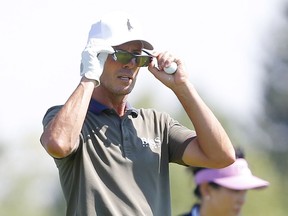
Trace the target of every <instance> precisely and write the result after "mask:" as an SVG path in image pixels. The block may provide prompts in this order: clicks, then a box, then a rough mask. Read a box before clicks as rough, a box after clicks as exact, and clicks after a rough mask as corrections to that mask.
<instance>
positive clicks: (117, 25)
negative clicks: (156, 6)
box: [88, 12, 154, 50]
mask: <svg viewBox="0 0 288 216" xmlns="http://www.w3.org/2000/svg"><path fill="white" fill-rule="evenodd" d="M90 39H101V40H104V41H105V42H106V43H107V45H109V46H118V45H121V44H123V43H126V42H130V41H141V42H142V44H143V47H144V49H147V50H153V49H154V48H153V46H152V45H151V44H150V43H149V42H148V41H146V40H144V36H143V34H142V29H141V27H140V25H139V22H138V21H137V20H136V19H135V18H133V17H131V15H129V14H127V13H126V12H113V13H109V14H107V15H105V16H103V17H102V18H100V19H99V20H98V21H97V22H96V23H94V24H92V26H91V29H90V32H89V36H88V41H89V40H90Z"/></svg>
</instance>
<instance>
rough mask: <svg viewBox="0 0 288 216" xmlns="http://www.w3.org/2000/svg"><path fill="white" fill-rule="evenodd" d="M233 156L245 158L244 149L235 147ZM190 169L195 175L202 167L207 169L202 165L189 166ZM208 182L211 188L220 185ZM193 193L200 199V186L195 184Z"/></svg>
mask: <svg viewBox="0 0 288 216" xmlns="http://www.w3.org/2000/svg"><path fill="white" fill-rule="evenodd" d="M235 157H236V158H245V154H244V151H243V150H242V149H241V148H239V147H238V148H235ZM189 169H190V170H192V173H193V175H194V176H195V175H196V173H198V172H199V171H200V170H203V169H207V168H204V167H189ZM208 184H209V185H210V186H211V187H213V188H216V189H217V188H219V187H221V186H220V185H218V184H216V183H214V182H208ZM194 195H195V196H196V197H197V198H199V199H201V197H202V195H201V192H200V187H199V186H198V185H197V186H196V188H195V189H194Z"/></svg>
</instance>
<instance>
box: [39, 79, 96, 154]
mask: <svg viewBox="0 0 288 216" xmlns="http://www.w3.org/2000/svg"><path fill="white" fill-rule="evenodd" d="M94 88H95V82H94V81H91V80H88V79H87V78H85V77H83V78H82V80H81V82H80V84H79V85H78V86H77V88H76V89H75V91H74V92H73V93H72V95H71V96H70V97H69V99H68V100H67V101H66V103H65V104H64V106H63V107H62V108H61V109H60V111H59V112H58V113H57V114H56V116H55V117H54V118H53V119H52V120H51V121H50V122H49V123H48V125H47V126H46V127H45V128H44V131H43V133H42V135H41V138H40V141H41V144H42V145H43V147H44V148H45V149H46V151H47V152H48V153H49V154H50V155H51V156H53V157H55V158H63V157H65V156H67V155H69V154H70V153H71V152H72V151H73V150H74V149H75V148H76V147H77V146H78V143H79V135H80V132H81V129H82V126H83V122H84V119H85V116H86V113H87V110H88V106H89V103H90V100H91V95H92V93H93V90H94Z"/></svg>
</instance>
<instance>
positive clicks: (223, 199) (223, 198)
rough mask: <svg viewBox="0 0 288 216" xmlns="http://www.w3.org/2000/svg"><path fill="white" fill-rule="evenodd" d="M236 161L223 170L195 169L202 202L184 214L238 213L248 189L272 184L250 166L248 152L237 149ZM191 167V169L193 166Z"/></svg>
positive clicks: (223, 215)
mask: <svg viewBox="0 0 288 216" xmlns="http://www.w3.org/2000/svg"><path fill="white" fill-rule="evenodd" d="M236 158H237V159H236V161H235V162H234V163H233V164H231V165H230V166H228V167H225V168H222V169H207V168H195V167H193V168H192V171H193V174H194V180H195V184H196V188H195V190H194V194H195V196H196V197H197V198H198V199H199V201H200V202H199V203H196V204H194V205H193V207H192V209H191V211H190V212H188V213H185V214H182V216H238V215H240V213H241V209H242V206H243V204H244V203H245V196H246V193H247V191H248V190H251V189H260V188H266V187H267V186H268V185H269V182H268V181H265V180H263V179H261V178H259V177H257V176H254V175H253V174H252V172H251V170H250V169H249V166H248V163H247V161H246V160H245V159H244V153H243V152H242V150H241V149H237V151H236ZM189 169H190V168H189Z"/></svg>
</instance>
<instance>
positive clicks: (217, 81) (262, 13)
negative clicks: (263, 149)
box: [0, 0, 284, 211]
mask: <svg viewBox="0 0 288 216" xmlns="http://www.w3.org/2000/svg"><path fill="white" fill-rule="evenodd" d="M282 1H284V0H190V1H189V0H186V1H184V0H182V1H181V0H178V1H169V0H165V1H164V0H144V1H136V0H133V1H132V0H126V1H119V0H112V1H109V0H106V1H105V0H104V1H96V0H94V1H92V0H81V1H80V0H79V1H76V0H49V1H39V0H25V1H24V0H23V1H21V0H9V1H4V0H2V1H1V2H0V100H1V103H0V153H3V151H4V153H3V154H1V155H0V156H1V157H0V162H1V163H0V164H1V166H0V173H5V177H4V178H1V179H0V202H1V200H2V199H5V197H6V196H9V194H15V191H13V188H15V187H16V189H17V181H21V179H22V178H23V176H24V179H26V178H27V176H32V177H34V180H33V182H31V183H30V185H26V186H25V188H24V189H23V190H25V191H26V193H21V202H23V203H25V205H24V206H25V210H24V209H23V211H26V209H29V207H30V208H31V209H35V208H36V206H39V205H42V206H50V205H52V204H51V203H53V202H55V200H54V197H51V196H45V195H44V196H43V194H50V193H51V191H58V192H59V191H61V189H60V185H59V182H58V177H57V176H58V174H57V170H56V168H55V164H54V163H53V161H52V158H51V157H49V156H48V154H47V153H46V152H45V151H44V149H43V148H42V147H41V146H40V143H39V140H38V139H39V137H40V134H41V132H42V124H41V121H42V118H43V115H44V113H45V112H46V110H47V109H48V108H49V107H50V106H52V105H56V104H63V103H64V102H65V101H66V99H67V98H68V97H69V95H70V94H71V92H72V91H73V90H74V88H75V87H76V85H77V84H78V82H79V80H80V75H79V66H80V55H81V52H82V50H83V48H84V46H85V43H86V39H87V34H88V32H89V30H90V26H91V24H92V23H94V22H95V21H96V17H98V14H101V13H103V11H105V10H107V9H109V8H112V10H116V9H121V10H127V11H132V12H133V13H134V14H135V15H137V13H138V18H139V19H141V20H142V23H143V25H144V28H145V29H146V30H147V31H146V32H147V36H149V39H150V40H151V43H152V44H153V45H154V47H155V48H156V49H157V50H162V51H166V50H169V51H171V52H173V53H175V54H176V55H178V56H180V57H182V59H183V60H184V62H185V64H186V68H187V69H188V70H189V72H190V77H191V81H192V82H193V83H194V84H195V86H196V87H197V88H198V89H199V92H200V95H202V96H203V98H204V100H205V101H207V102H209V104H210V106H211V108H212V109H216V108H217V109H218V111H223V113H224V112H225V114H227V115H230V116H233V117H238V118H242V117H243V119H245V118H249V114H250V112H257V107H258V106H259V99H258V98H257V92H258V88H259V78H260V77H261V74H262V71H261V65H260V61H261V59H262V57H263V56H265V55H266V53H265V52H263V47H265V43H266V39H267V38H268V37H269V34H271V32H270V30H271V28H272V27H273V26H275V25H276V24H277V22H278V21H279V20H280V11H281V10H280V9H281V2H282ZM99 2H101V3H99ZM99 4H100V5H99ZM147 92H148V93H149V92H150V93H151V96H153V98H154V104H155V108H158V109H161V110H165V111H166V110H167V111H169V112H172V113H173V109H177V106H179V104H178V101H177V99H176V98H175V96H174V95H173V94H172V93H171V91H170V90H168V89H166V88H165V87H164V86H162V85H161V84H160V82H159V81H157V80H155V78H154V77H152V75H151V74H149V72H147V70H145V69H143V70H142V72H141V73H140V74H139V77H138V82H137V84H136V88H135V89H134V92H133V93H132V94H131V96H130V99H131V101H132V104H133V101H135V100H136V99H138V98H139V97H141V95H143V94H146V93H147ZM174 105H175V106H174ZM219 109H220V110H219ZM244 117H245V118H244ZM37 134H38V135H37ZM35 136H36V140H35ZM37 136H39V137H37ZM3 143H4V144H6V145H5V146H1V145H2V144H3ZM6 166H7V167H6ZM21 177H22V178H21ZM51 182H54V184H52V183H51ZM43 185H45V187H43ZM55 187H56V188H55ZM45 191H46V192H45ZM16 193H19V191H17V192H16ZM55 193H56V192H55ZM49 199H50V200H49ZM9 202H10V201H9ZM27 205H29V206H27ZM17 206H18V203H17ZM26 207H27V208H26Z"/></svg>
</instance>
